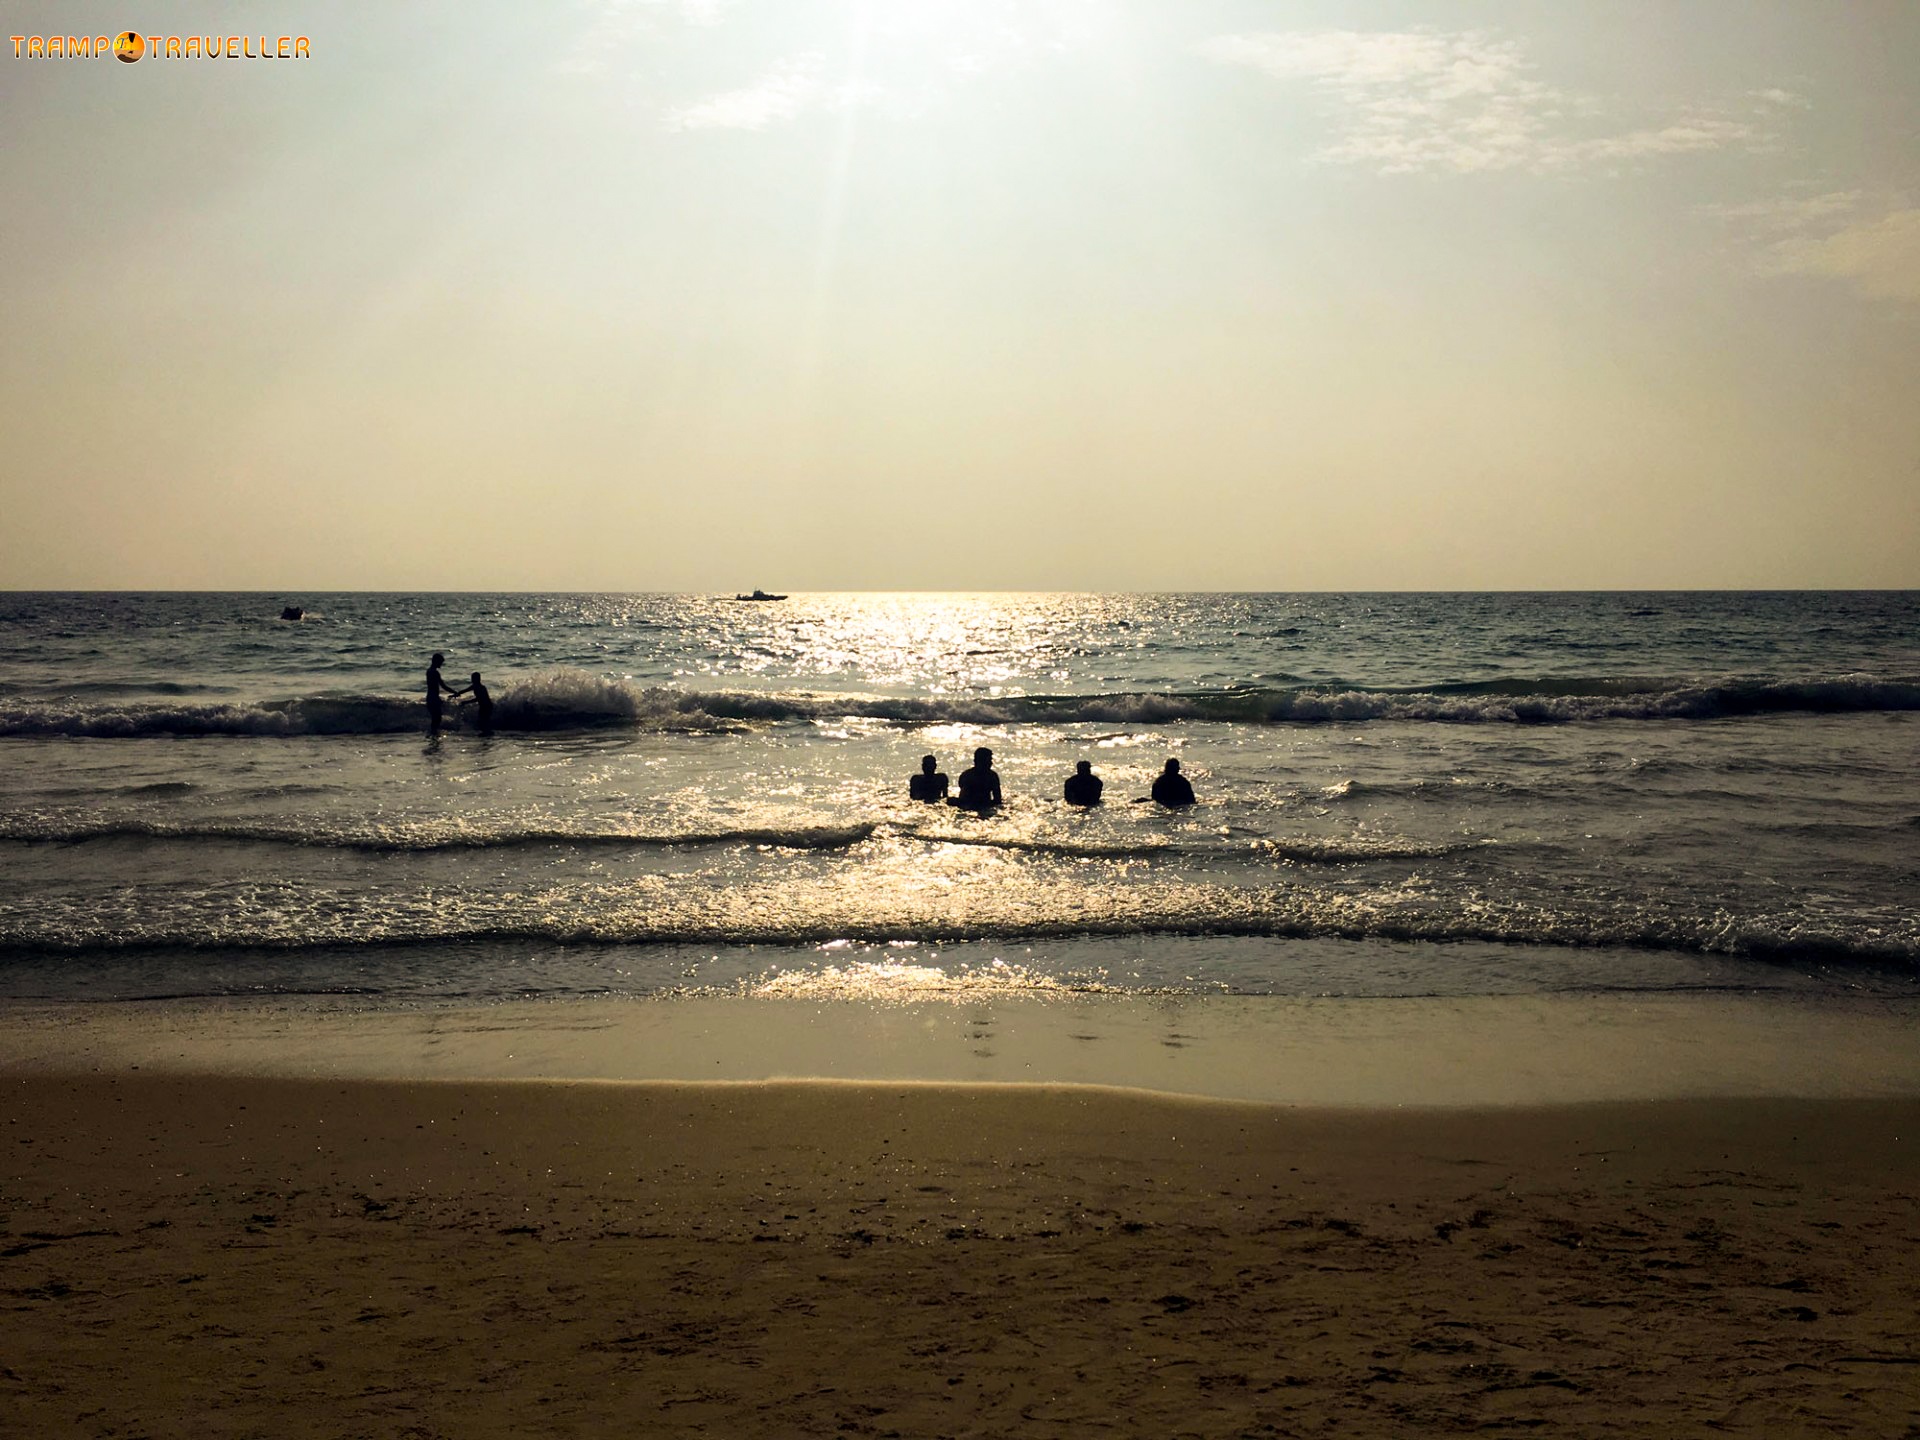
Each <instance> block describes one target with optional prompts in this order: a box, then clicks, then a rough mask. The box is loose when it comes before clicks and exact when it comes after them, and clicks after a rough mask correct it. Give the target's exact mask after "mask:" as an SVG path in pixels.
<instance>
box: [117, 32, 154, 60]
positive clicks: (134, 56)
mask: <svg viewBox="0 0 1920 1440" xmlns="http://www.w3.org/2000/svg"><path fill="white" fill-rule="evenodd" d="M113 53H114V54H115V55H117V56H119V58H120V59H121V60H123V61H125V62H126V63H127V64H129V65H131V64H133V62H134V61H136V60H138V59H139V58H140V57H141V56H142V55H144V54H146V53H147V42H146V41H145V40H143V39H141V38H140V36H138V35H136V34H134V33H133V31H131V30H123V31H121V32H120V33H119V34H118V35H116V36H114V37H113Z"/></svg>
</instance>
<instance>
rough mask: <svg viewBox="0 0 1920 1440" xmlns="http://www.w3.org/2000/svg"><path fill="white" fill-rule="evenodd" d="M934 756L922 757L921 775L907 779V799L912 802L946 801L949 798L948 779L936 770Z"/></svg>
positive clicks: (910, 776)
mask: <svg viewBox="0 0 1920 1440" xmlns="http://www.w3.org/2000/svg"><path fill="white" fill-rule="evenodd" d="M935 764H936V762H935V760H934V758H933V756H931V755H922V756H921V757H920V773H919V774H918V775H909V776H908V777H907V798H908V799H911V800H944V799H946V798H947V785H948V781H947V777H946V776H945V775H944V774H943V773H941V772H940V771H938V770H935V769H934V765H935Z"/></svg>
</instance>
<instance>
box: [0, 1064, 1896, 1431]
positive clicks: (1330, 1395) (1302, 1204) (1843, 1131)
mask: <svg viewBox="0 0 1920 1440" xmlns="http://www.w3.org/2000/svg"><path fill="white" fill-rule="evenodd" d="M97 1058H98V1056H97V1054H96V1059H97ZM0 1097H4V1100H3V1103H0V1152H3V1153H4V1154H5V1156H6V1160H5V1164H4V1169H0V1183H3V1185H4V1195H3V1196H0V1201H3V1205H0V1216H4V1228H3V1229H0V1304H3V1305H4V1307H5V1310H6V1312H7V1313H6V1321H5V1331H6V1334H7V1336H8V1339H7V1341H6V1344H5V1350H4V1355H0V1434H5V1435H8V1436H14V1435H19V1436H27V1435H32V1436H67V1435H74V1436H81V1435H85V1436H107V1435H143V1436H156V1437H159V1436H187V1435H192V1436H196V1437H207V1436H253V1435H273V1436H292V1437H300V1436H337V1435H394V1436H401V1435H405V1436H416V1437H429V1436H445V1437H470V1436H482V1437H484V1436H492V1435H501V1436H504V1435H529V1434H539V1435H613V1434H633V1435H667V1436H678V1435H715V1436H746V1435H863V1436H864V1435H871V1436H886V1435H902V1436H1006V1435H1022V1436H1069V1435H1071V1436H1083V1435H1127V1436H1132V1435H1138V1436H1156V1437H1159V1436H1183V1435H1195V1436H1239V1435H1296V1434H1300V1435H1305V1434H1340V1435H1404V1434H1411V1433H1442V1434H1444V1433H1456V1432H1467V1431H1473V1432H1476V1433H1478V1432H1481V1431H1487V1432H1493V1433H1499V1432H1503V1431H1512V1430H1520V1429H1538V1430H1541V1431H1544V1432H1547V1433H1554V1434H1570V1435H1605V1434H1622V1435H1625V1434H1633V1435H1645V1434H1654V1433H1670V1434H1671V1433H1679V1434H1708V1433H1712V1434H1729V1433H1730V1434H1740V1435H1756V1436H1758V1435H1783V1434H1796V1435H1797V1434H1818V1433H1829V1432H1831V1433H1850V1434H1873V1435H1902V1434H1908V1433H1911V1431H1912V1429H1913V1427H1914V1426H1915V1425H1917V1424H1920V1326H1916V1323H1915V1320H1914V1317H1915V1315H1916V1314H1917V1313H1920V1263H1917V1262H1916V1258H1915V1257H1916V1255H1920V1201H1916V1199H1915V1196H1916V1194H1920V1100H1915V1099H1912V1098H1894V1099H1795V1098H1772V1099H1727V1098H1721V1099H1703V1098H1693V1099H1670V1100H1636V1101H1609V1102H1605V1103H1595V1104H1564V1105H1554V1106H1550V1107H1544V1108H1526V1107H1513V1106H1507V1107H1500V1108H1489V1107H1484V1106H1456V1107H1454V1108H1449V1109H1424V1108H1403V1109H1355V1108H1341V1107H1329V1106H1310V1107H1307V1106H1279V1105H1271V1104H1252V1103H1233V1102H1223V1101H1217V1100H1207V1101H1203V1100H1191V1099H1174V1098H1168V1097H1165V1096H1155V1095H1150V1094H1146V1093H1143V1092H1140V1091H1127V1090H1117V1089H1104V1088H1091V1087H1073V1086H1049V1085H1041V1086H979V1085H964V1084H939V1085H926V1084H903V1083H858V1084H856V1083H845V1082H811V1083H799V1082H780V1083H767V1082H743V1083H732V1084H711V1083H710V1084H695V1085H689V1084H674V1083H659V1082H654V1083H605V1082H578V1081H575V1082H556V1081H540V1080H524V1079H523V1080H510V1081H476V1080H460V1081H453V1080H423V1079H409V1080H397V1081H396V1080H368V1079H324V1078H311V1077H309V1078H289V1077H264V1076H261V1075H248V1074H240V1075H223V1076H208V1075H204V1074H201V1075H195V1074H185V1073H167V1072H156V1071H154V1070H153V1069H152V1068H151V1066H149V1067H148V1068H146V1069H143V1070H141V1071H139V1072H134V1071H132V1070H131V1069H129V1068H128V1067H127V1066H126V1065H121V1066H118V1067H115V1073H111V1074H106V1073H101V1074H75V1073H70V1072H69V1073H62V1072H61V1071H60V1069H59V1068H58V1067H49V1066H36V1067H35V1068H33V1069H32V1070H31V1071H22V1070H19V1069H15V1070H14V1072H13V1073H10V1074H7V1075H6V1076H5V1077H4V1078H0Z"/></svg>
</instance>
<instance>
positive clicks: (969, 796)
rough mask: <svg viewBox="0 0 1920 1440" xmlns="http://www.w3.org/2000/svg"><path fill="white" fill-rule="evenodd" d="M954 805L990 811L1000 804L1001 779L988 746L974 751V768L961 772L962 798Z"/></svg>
mask: <svg viewBox="0 0 1920 1440" xmlns="http://www.w3.org/2000/svg"><path fill="white" fill-rule="evenodd" d="M953 803H954V804H956V805H958V806H961V807H962V808H963V809H967V810H990V809H992V808H993V807H994V806H995V805H998V804H999V803H1000V777H999V776H998V775H996V774H995V773H994V770H993V751H991V750H989V749H987V747H986V746H984V745H982V746H981V747H980V748H979V749H978V750H976V751H974V752H973V765H972V767H971V768H970V769H966V770H962V771H961V772H960V798H959V799H957V800H955V801H954V802H953Z"/></svg>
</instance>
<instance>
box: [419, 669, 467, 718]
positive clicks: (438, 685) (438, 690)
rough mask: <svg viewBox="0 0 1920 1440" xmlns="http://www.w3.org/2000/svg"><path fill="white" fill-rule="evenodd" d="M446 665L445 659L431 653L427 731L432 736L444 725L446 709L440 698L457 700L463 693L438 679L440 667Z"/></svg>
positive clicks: (428, 677) (428, 670)
mask: <svg viewBox="0 0 1920 1440" xmlns="http://www.w3.org/2000/svg"><path fill="white" fill-rule="evenodd" d="M446 663H447V657H446V656H444V655H442V654H441V653H440V652H439V651H438V650H436V651H434V652H433V663H432V664H430V665H428V666H427V730H428V731H429V733H431V734H434V735H438V734H439V733H440V727H441V725H443V724H445V723H446V709H445V707H444V706H443V705H442V704H441V700H440V697H441V696H443V695H447V696H451V697H452V698H453V699H455V700H458V699H459V698H460V696H461V695H462V694H464V693H465V692H464V691H460V690H456V689H454V688H453V687H452V686H451V685H449V684H447V682H446V681H445V680H442V679H441V678H440V667H441V666H442V665H444V664H446Z"/></svg>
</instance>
